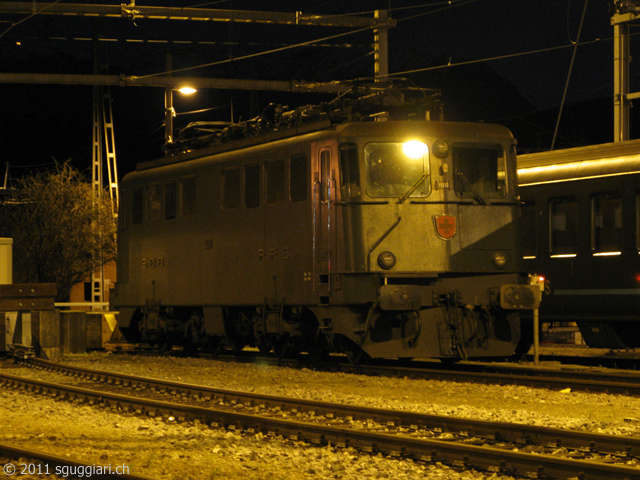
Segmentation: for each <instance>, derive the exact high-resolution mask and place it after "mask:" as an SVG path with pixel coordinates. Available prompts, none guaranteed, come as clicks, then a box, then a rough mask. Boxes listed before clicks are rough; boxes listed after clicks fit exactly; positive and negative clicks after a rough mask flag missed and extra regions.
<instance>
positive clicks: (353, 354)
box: [344, 344, 371, 365]
mask: <svg viewBox="0 0 640 480" xmlns="http://www.w3.org/2000/svg"><path fill="white" fill-rule="evenodd" d="M344 353H345V355H346V356H347V360H349V363H351V365H365V364H367V363H368V362H369V360H371V357H370V356H369V355H368V354H367V352H365V351H364V350H363V349H362V348H360V347H359V346H357V345H356V344H353V345H350V346H349V347H348V348H346V349H345V351H344Z"/></svg>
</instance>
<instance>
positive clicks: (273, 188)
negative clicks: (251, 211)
mask: <svg viewBox="0 0 640 480" xmlns="http://www.w3.org/2000/svg"><path fill="white" fill-rule="evenodd" d="M265 176H266V183H267V203H277V202H284V200H285V198H286V197H285V174H284V162H283V161H282V160H276V161H273V162H267V163H265Z"/></svg>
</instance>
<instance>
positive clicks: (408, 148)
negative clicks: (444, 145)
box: [402, 140, 429, 160]
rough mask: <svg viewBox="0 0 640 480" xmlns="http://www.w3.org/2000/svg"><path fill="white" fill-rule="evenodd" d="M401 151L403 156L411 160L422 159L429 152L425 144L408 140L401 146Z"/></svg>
mask: <svg viewBox="0 0 640 480" xmlns="http://www.w3.org/2000/svg"><path fill="white" fill-rule="evenodd" d="M402 151H403V152H404V154H405V155H406V156H407V157H409V158H411V159H412V160H417V159H418V158H422V157H424V156H425V155H426V154H427V152H428V151H429V147H427V144H426V143H423V142H419V141H418V140H410V141H408V142H405V143H403V144H402Z"/></svg>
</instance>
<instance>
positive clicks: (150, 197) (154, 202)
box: [147, 183, 162, 221]
mask: <svg viewBox="0 0 640 480" xmlns="http://www.w3.org/2000/svg"><path fill="white" fill-rule="evenodd" d="M147 218H148V219H149V220H152V221H153V220H160V219H161V218H162V185H161V184H159V183H152V184H150V185H148V186H147Z"/></svg>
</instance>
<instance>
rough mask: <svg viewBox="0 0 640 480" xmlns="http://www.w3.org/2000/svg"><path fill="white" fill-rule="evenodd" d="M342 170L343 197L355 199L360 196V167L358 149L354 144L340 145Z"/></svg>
mask: <svg viewBox="0 0 640 480" xmlns="http://www.w3.org/2000/svg"><path fill="white" fill-rule="evenodd" d="M340 169H341V178H342V197H343V198H345V199H347V198H355V197H358V196H359V195H360V165H359V163H358V147H357V146H356V145H355V144H353V143H344V144H342V145H340Z"/></svg>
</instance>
